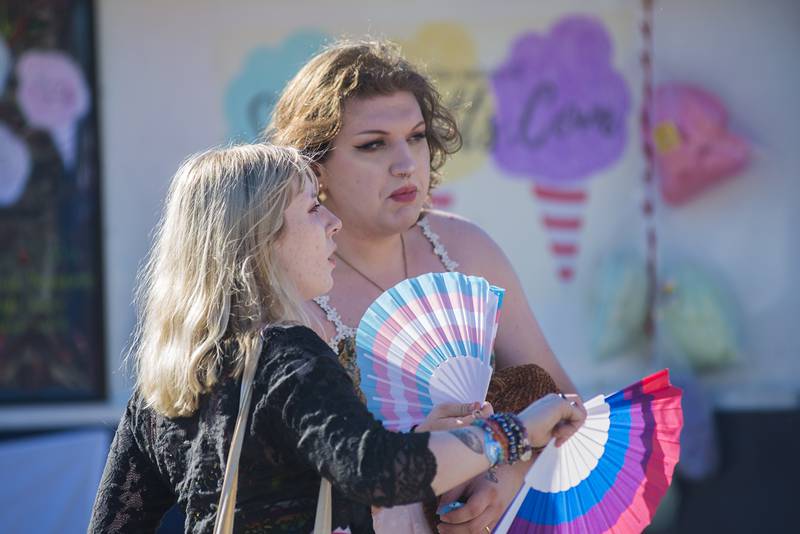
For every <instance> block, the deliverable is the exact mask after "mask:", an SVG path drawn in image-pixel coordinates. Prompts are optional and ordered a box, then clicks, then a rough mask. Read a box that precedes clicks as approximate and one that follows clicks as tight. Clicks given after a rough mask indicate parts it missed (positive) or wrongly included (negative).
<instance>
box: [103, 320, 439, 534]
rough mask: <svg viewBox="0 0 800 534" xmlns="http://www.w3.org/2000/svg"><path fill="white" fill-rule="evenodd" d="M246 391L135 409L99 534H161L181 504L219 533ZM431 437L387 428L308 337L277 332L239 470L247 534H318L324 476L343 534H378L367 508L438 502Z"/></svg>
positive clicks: (190, 519)
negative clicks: (165, 412)
mask: <svg viewBox="0 0 800 534" xmlns="http://www.w3.org/2000/svg"><path fill="white" fill-rule="evenodd" d="M239 387H240V381H238V380H237V381H234V380H227V381H222V382H220V383H219V384H218V385H217V386H215V387H214V388H213V389H212V391H211V392H210V393H208V394H206V395H204V396H203V397H201V399H200V404H199V407H198V410H197V411H196V412H195V414H194V415H192V416H191V417H184V418H174V419H170V418H166V417H163V416H161V415H159V414H157V413H156V412H154V411H153V410H151V409H149V408H146V407H144V406H143V405H142V402H141V400H140V399H139V398H138V397H137V396H134V397H133V398H132V399H131V401H130V402H129V403H128V407H127V409H126V411H125V414H124V416H123V418H122V420H121V421H120V424H119V428H118V429H117V433H116V436H115V437H114V441H113V443H112V445H111V451H110V453H109V456H108V461H107V463H106V467H105V471H104V473H103V479H102V482H101V484H100V489H99V492H98V494H97V499H96V501H95V504H94V510H93V512H92V520H91V524H90V527H89V531H90V532H137V533H138V532H152V531H153V530H154V529H155V528H156V527H157V525H158V523H159V521H160V519H161V516H162V515H163V514H164V512H165V511H166V510H167V509H168V508H169V507H170V506H171V505H172V504H173V503H174V502H176V501H177V502H178V503H179V504H180V506H181V507H182V508H183V510H184V511H185V513H186V526H185V530H186V532H211V531H212V529H213V525H214V520H215V513H216V507H217V502H218V501H219V493H220V490H221V487H222V479H223V470H224V466H225V462H226V459H227V454H228V449H229V447H230V439H231V436H232V434H233V427H234V424H235V421H236V414H237V411H238V402H239ZM429 437H430V434H427V433H420V434H401V433H395V432H390V431H388V430H386V429H384V428H383V426H382V425H381V423H380V422H378V421H376V420H375V419H374V418H373V416H372V415H371V414H370V413H369V412H368V411H367V409H366V408H365V407H364V405H363V404H362V402H361V401H360V400H359V399H358V397H357V396H356V394H355V392H354V389H353V383H352V382H351V380H350V378H349V377H348V375H347V373H346V372H345V370H344V369H343V368H342V366H341V365H340V364H339V363H338V362H337V360H336V357H335V355H334V354H333V352H332V351H331V349H330V348H329V347H328V345H327V344H325V342H324V341H322V340H321V339H320V338H319V337H317V335H316V334H315V333H314V332H312V331H311V330H310V329H308V328H305V327H301V326H296V327H289V328H281V327H274V328H270V329H269V330H268V331H267V332H266V335H265V345H264V351H263V353H262V354H261V358H260V360H259V366H258V370H257V372H256V376H255V382H254V390H253V402H252V407H251V414H250V417H249V419H248V429H247V433H246V435H245V439H244V445H243V447H242V455H241V459H240V464H239V489H238V496H237V503H236V527H235V529H236V531H237V532H306V533H308V532H311V530H312V528H313V524H314V513H315V509H316V501H317V496H318V493H319V482H320V473H321V474H322V475H324V476H325V477H326V478H328V479H329V480H330V481H331V482H332V484H333V488H334V496H333V498H334V502H333V524H334V525H338V526H345V525H349V526H350V528H351V531H352V532H353V533H354V534H355V533H358V532H371V531H372V520H371V516H370V510H369V506H368V505H376V506H393V505H397V504H406V503H410V502H415V501H421V500H423V499H429V498H432V497H433V491H432V489H431V481H432V480H433V477H434V475H435V473H436V459H435V457H434V456H433V454H432V453H431V452H430V450H429V449H428V439H429Z"/></svg>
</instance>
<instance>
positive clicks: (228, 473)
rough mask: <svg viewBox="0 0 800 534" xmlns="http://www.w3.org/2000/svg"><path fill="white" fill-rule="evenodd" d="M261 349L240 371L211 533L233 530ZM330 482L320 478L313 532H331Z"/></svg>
mask: <svg viewBox="0 0 800 534" xmlns="http://www.w3.org/2000/svg"><path fill="white" fill-rule="evenodd" d="M260 352H261V351H258V353H256V354H254V355H253V357H252V358H249V359H248V360H247V361H246V362H245V364H244V371H243V372H242V389H241V392H240V394H239V399H240V400H239V413H238V415H237V416H236V426H235V427H234V430H233V438H232V439H231V449H230V451H228V461H227V464H226V465H225V478H224V480H223V482H222V492H221V493H220V495H219V504H218V506H217V519H216V521H215V522H214V534H232V533H233V521H234V515H233V514H234V511H235V509H236V490H237V487H238V485H239V484H238V482H239V457H240V456H241V454H242V442H243V441H244V431H245V428H246V427H247V415H248V413H249V412H250V401H251V400H252V397H253V377H254V376H255V373H256V367H257V366H258V359H259V356H260ZM332 511H333V508H332V504H331V484H330V482H328V481H327V480H326V479H324V478H323V479H322V482H321V483H320V485H319V499H318V500H317V517H316V520H315V522H314V534H330V532H331V530H332V526H331V515H332Z"/></svg>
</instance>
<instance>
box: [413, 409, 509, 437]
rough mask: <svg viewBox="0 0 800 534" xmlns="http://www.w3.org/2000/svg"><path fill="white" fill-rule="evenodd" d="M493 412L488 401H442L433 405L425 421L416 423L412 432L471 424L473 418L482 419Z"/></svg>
mask: <svg viewBox="0 0 800 534" xmlns="http://www.w3.org/2000/svg"><path fill="white" fill-rule="evenodd" d="M493 413H494V410H493V409H492V405H491V404H489V403H488V402H485V403H483V406H482V407H481V403H480V402H468V403H466V404H460V403H455V402H452V403H449V402H446V403H442V404H437V405H436V406H434V408H433V410H431V413H429V414H428V417H426V418H425V421H423V422H422V423H420V424H419V425H417V427H416V428H415V429H414V432H433V431H435V430H451V429H453V428H460V427H464V426H469V425H471V424H472V423H473V422H474V421H475V419H484V418H486V417H489V416H490V415H492V414H493Z"/></svg>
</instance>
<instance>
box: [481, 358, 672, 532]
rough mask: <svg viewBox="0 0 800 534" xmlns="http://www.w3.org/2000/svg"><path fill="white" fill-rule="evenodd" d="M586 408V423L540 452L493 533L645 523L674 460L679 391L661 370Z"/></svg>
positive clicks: (635, 527) (629, 528) (627, 527)
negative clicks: (558, 442)
mask: <svg viewBox="0 0 800 534" xmlns="http://www.w3.org/2000/svg"><path fill="white" fill-rule="evenodd" d="M584 406H585V408H586V411H587V418H586V422H585V423H584V425H583V426H582V427H581V428H580V429H579V430H578V431H577V432H576V433H575V434H574V435H573V436H572V437H571V438H570V439H569V440H568V441H566V442H565V443H564V444H563V445H561V447H558V448H556V447H555V445H554V444H553V443H552V442H551V443H550V444H549V445H548V446H547V447H546V448H545V449H544V451H542V454H541V455H540V456H539V458H537V459H536V461H535V462H534V463H533V466H532V467H531V469H530V471H528V474H527V475H526V476H525V482H524V484H523V486H522V488H521V489H520V491H519V493H517V496H516V498H515V499H514V500H513V501H512V502H511V505H510V506H509V507H508V509H507V510H506V512H505V514H504V516H503V518H502V519H501V520H500V522H499V523H498V524H497V527H495V530H494V532H497V533H506V532H508V533H512V534H519V533H526V534H527V533H534V532H535V533H561V532H641V531H642V530H644V528H645V527H646V526H647V525H649V524H650V521H651V520H652V519H653V515H654V514H655V512H656V509H657V507H658V504H659V502H660V501H661V498H662V497H663V496H664V494H665V493H666V491H667V488H668V487H669V485H670V483H671V482H672V473H673V471H674V469H675V464H676V463H677V462H678V456H679V453H680V433H681V427H682V426H683V414H682V411H681V390H680V389H679V388H676V387H674V386H672V385H671V384H670V381H669V372H668V371H667V370H666V369H664V370H662V371H659V372H657V373H655V374H653V375H650V376H648V377H646V378H644V379H642V380H640V381H639V382H636V383H635V384H632V385H630V386H628V387H626V388H625V389H622V390H620V391H618V392H616V393H613V394H611V395H608V396H603V395H598V396H597V397H595V398H593V399H591V400H589V401H588V402H586V403H585V404H584Z"/></svg>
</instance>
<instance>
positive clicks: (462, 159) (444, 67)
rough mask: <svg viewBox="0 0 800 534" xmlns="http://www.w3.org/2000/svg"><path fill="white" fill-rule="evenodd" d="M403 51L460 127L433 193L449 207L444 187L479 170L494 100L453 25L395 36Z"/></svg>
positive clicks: (466, 37) (469, 45)
mask: <svg viewBox="0 0 800 534" xmlns="http://www.w3.org/2000/svg"><path fill="white" fill-rule="evenodd" d="M399 42H400V45H401V46H402V49H403V53H404V54H405V55H406V56H407V57H408V58H409V59H411V60H412V61H414V62H415V63H418V64H420V65H422V66H424V67H425V68H426V70H427V71H428V73H429V74H430V75H431V76H432V77H433V79H434V80H435V82H436V88H437V89H438V90H439V92H440V93H441V95H442V98H443V100H444V101H445V104H446V106H447V108H448V109H450V110H451V111H452V112H453V114H454V116H455V119H456V122H457V123H458V127H459V129H460V130H461V135H462V141H463V145H462V147H461V150H460V151H458V152H457V153H456V154H455V155H454V156H453V158H452V160H450V161H448V163H447V165H446V166H445V168H444V173H445V174H444V182H445V186H444V187H443V188H440V189H437V190H436V191H434V193H433V202H434V205H435V206H437V207H452V206H453V204H454V202H455V198H454V196H453V193H452V192H451V191H449V190H448V188H447V185H446V184H448V183H451V182H452V181H454V180H458V179H459V178H462V177H464V176H467V175H469V174H470V173H473V172H475V171H477V170H478V169H480V167H481V166H482V165H484V163H485V162H486V159H487V157H488V153H489V149H490V147H491V144H492V123H491V120H492V114H493V113H494V102H493V99H492V94H491V91H490V90H489V82H488V79H487V76H486V73H485V72H484V71H483V70H481V68H480V66H479V65H478V53H477V50H476V46H475V43H474V42H473V40H472V38H471V36H470V34H469V32H468V31H467V30H466V29H465V28H464V27H462V26H460V25H458V24H453V23H444V22H442V23H431V24H426V25H424V26H422V27H421V28H420V30H419V31H417V32H416V34H414V36H413V37H412V38H411V39H410V40H400V41H399Z"/></svg>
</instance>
